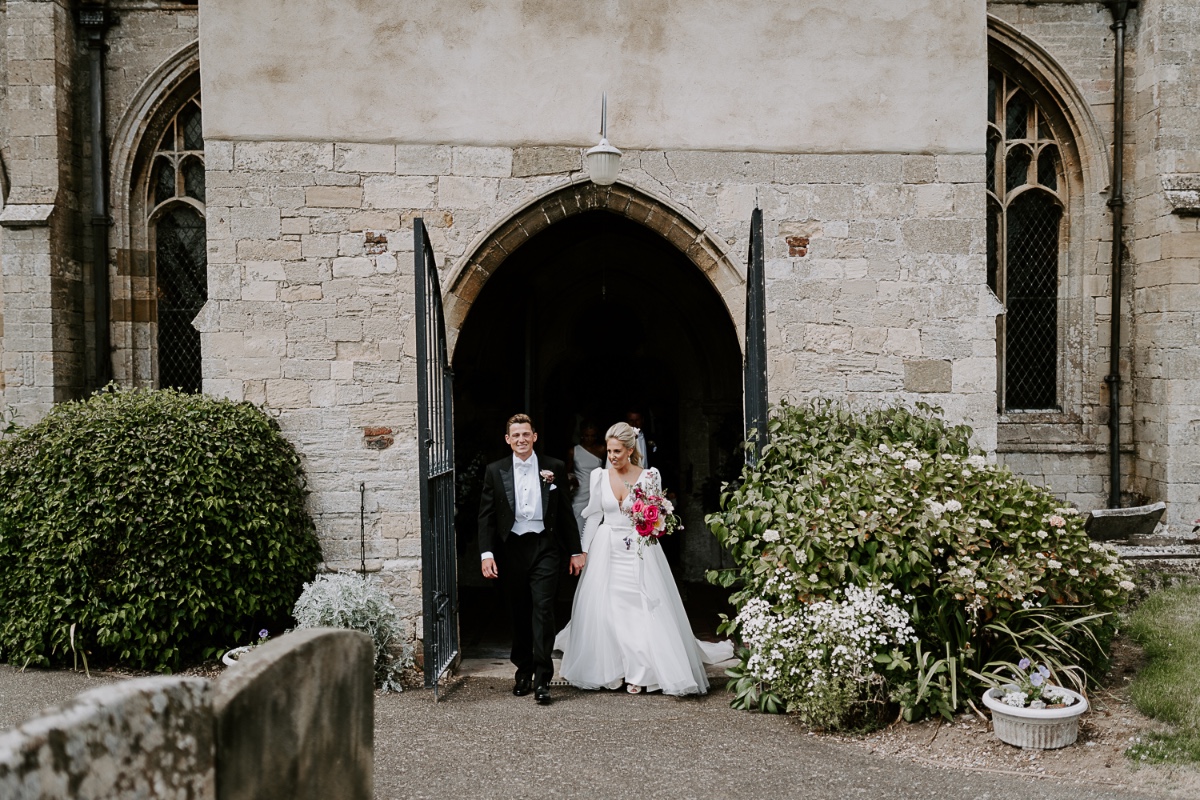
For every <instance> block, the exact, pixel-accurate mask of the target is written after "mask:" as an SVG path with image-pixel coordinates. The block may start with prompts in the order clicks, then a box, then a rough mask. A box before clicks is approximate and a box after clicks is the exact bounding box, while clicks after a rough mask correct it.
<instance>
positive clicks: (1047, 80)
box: [987, 15, 1112, 195]
mask: <svg viewBox="0 0 1200 800" xmlns="http://www.w3.org/2000/svg"><path fill="white" fill-rule="evenodd" d="M987 32H988V41H989V44H991V45H994V46H996V47H997V48H998V49H999V50H1000V51H1001V52H1003V53H1004V54H1005V55H1006V56H1007V57H1008V58H1010V59H1012V60H1013V61H1015V62H1016V63H1017V64H1018V65H1019V66H1020V67H1021V68H1022V69H1023V70H1024V71H1025V72H1026V73H1028V74H1029V76H1030V77H1032V78H1033V79H1034V80H1036V81H1038V83H1040V84H1041V86H1042V88H1043V90H1044V91H1045V92H1046V93H1047V95H1048V98H1047V101H1048V102H1046V105H1050V106H1053V107H1054V108H1056V109H1057V110H1058V111H1059V112H1061V113H1062V115H1063V117H1065V118H1066V121H1067V124H1068V125H1069V126H1070V128H1071V137H1072V139H1073V140H1074V141H1073V144H1074V149H1075V150H1076V156H1077V157H1078V158H1079V162H1080V167H1081V170H1080V171H1081V172H1082V174H1083V181H1084V191H1085V192H1087V193H1089V194H1093V195H1094V194H1098V193H1100V192H1103V191H1106V190H1107V189H1108V187H1109V185H1110V184H1109V181H1110V176H1111V174H1112V172H1111V169H1112V167H1111V164H1110V163H1109V147H1108V143H1107V141H1106V140H1105V138H1104V134H1103V132H1102V131H1101V130H1100V124H1099V123H1098V122H1096V117H1095V115H1094V114H1092V108H1091V106H1090V105H1089V104H1088V101H1087V100H1086V99H1084V97H1083V95H1082V94H1081V93H1080V91H1079V87H1078V86H1076V84H1075V81H1074V80H1072V78H1071V76H1070V75H1068V74H1067V71H1066V70H1065V69H1063V67H1062V65H1061V64H1059V63H1058V61H1056V60H1055V59H1054V57H1053V56H1051V55H1050V54H1049V53H1048V52H1046V51H1045V50H1044V49H1042V47H1041V46H1039V45H1038V44H1036V43H1035V42H1033V41H1032V40H1031V39H1030V38H1029V37H1027V36H1026V35H1025V34H1023V33H1021V32H1020V31H1019V30H1017V29H1016V28H1014V27H1013V26H1011V25H1009V24H1008V23H1007V22H1004V21H1003V20H1000V19H997V18H995V17H993V16H991V15H988V19H987ZM1035 99H1037V98H1035ZM1052 122H1053V120H1052Z"/></svg>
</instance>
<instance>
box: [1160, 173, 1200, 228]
mask: <svg viewBox="0 0 1200 800" xmlns="http://www.w3.org/2000/svg"><path fill="white" fill-rule="evenodd" d="M1162 184H1163V191H1164V192H1165V193H1166V196H1167V202H1168V203H1170V205H1171V213H1173V214H1178V215H1179V216H1181V217H1196V216H1200V173H1194V172H1178V173H1174V174H1171V175H1164V176H1163V178H1162Z"/></svg>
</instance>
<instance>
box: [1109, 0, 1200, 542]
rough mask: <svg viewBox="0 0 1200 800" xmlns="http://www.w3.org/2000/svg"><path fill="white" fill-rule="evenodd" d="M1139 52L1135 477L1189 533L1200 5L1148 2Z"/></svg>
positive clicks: (1194, 433) (1197, 339) (1197, 365)
mask: <svg viewBox="0 0 1200 800" xmlns="http://www.w3.org/2000/svg"><path fill="white" fill-rule="evenodd" d="M1130 46H1131V48H1134V49H1136V50H1137V51H1138V53H1139V57H1138V66H1139V70H1138V72H1137V74H1136V77H1135V79H1134V81H1133V82H1132V85H1131V87H1130V94H1131V99H1132V104H1133V112H1132V114H1131V117H1130V122H1129V125H1130V129H1131V130H1132V131H1133V132H1134V135H1135V136H1136V149H1134V150H1133V153H1131V157H1132V161H1133V163H1134V164H1135V165H1136V166H1135V168H1134V169H1133V170H1132V174H1131V176H1130V180H1129V182H1128V184H1127V191H1126V200H1127V202H1128V203H1130V204H1131V206H1132V208H1131V210H1130V219H1129V222H1130V225H1131V227H1132V229H1133V231H1132V233H1133V235H1132V237H1131V239H1132V241H1131V242H1130V245H1129V246H1130V249H1131V251H1132V257H1131V259H1130V261H1131V262H1132V263H1131V265H1130V266H1131V270H1130V274H1129V275H1128V277H1127V279H1126V280H1127V283H1128V284H1129V286H1130V288H1131V291H1132V310H1133V323H1134V324H1133V331H1132V332H1131V339H1132V340H1133V344H1134V351H1133V364H1132V373H1133V381H1132V386H1131V387H1130V388H1129V389H1128V390H1127V391H1128V392H1129V393H1130V394H1132V396H1133V399H1134V403H1135V409H1134V420H1133V427H1134V431H1135V435H1136V437H1137V449H1138V463H1137V473H1136V478H1137V480H1138V482H1139V485H1140V490H1141V491H1142V492H1143V493H1144V494H1146V495H1148V496H1150V497H1153V498H1154V499H1156V500H1164V501H1166V503H1167V515H1168V519H1169V520H1170V521H1171V522H1172V523H1173V524H1175V525H1177V526H1179V527H1180V528H1183V529H1190V528H1191V527H1192V525H1193V524H1194V520H1195V519H1196V518H1197V517H1200V69H1198V68H1197V66H1196V52H1197V50H1198V49H1200V4H1197V3H1195V2H1191V1H1190V0H1143V2H1142V3H1141V4H1140V6H1139V25H1138V27H1137V28H1136V30H1135V31H1133V32H1132V33H1131V37H1130Z"/></svg>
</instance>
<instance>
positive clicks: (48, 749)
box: [0, 628, 375, 800]
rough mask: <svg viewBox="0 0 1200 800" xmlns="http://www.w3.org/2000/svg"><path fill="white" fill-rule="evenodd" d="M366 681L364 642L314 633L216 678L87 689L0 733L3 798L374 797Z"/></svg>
mask: <svg viewBox="0 0 1200 800" xmlns="http://www.w3.org/2000/svg"><path fill="white" fill-rule="evenodd" d="M374 677H375V676H374V646H373V645H372V643H371V640H370V637H368V636H366V635H365V634H363V633H359V632H356V631H346V630H335V629H330V628H312V629H308V630H303V631H297V632H295V633H291V634H288V635H286V636H282V637H280V638H278V639H274V640H272V641H270V642H268V643H266V644H264V645H262V646H261V647H258V648H255V649H254V650H253V651H252V652H251V653H249V654H248V655H246V656H244V657H243V658H242V659H241V660H240V661H239V662H238V664H237V665H236V666H234V667H231V668H230V669H229V670H227V671H226V672H225V673H223V674H222V675H221V676H220V677H219V678H217V679H216V680H215V681H211V682H210V681H208V680H205V679H203V678H178V677H163V678H142V679H137V680H131V681H124V682H122V683H119V684H115V685H113V686H104V687H101V688H98V689H93V690H91V691H87V692H84V693H82V694H80V695H79V696H78V697H76V698H75V699H74V700H72V701H71V702H69V703H67V704H65V705H63V706H61V707H58V708H54V709H50V710H48V711H47V712H46V713H44V714H43V715H42V716H39V717H37V718H35V719H33V720H30V721H29V722H26V723H24V724H23V725H20V726H18V727H16V728H14V729H12V730H9V731H5V732H3V733H0V797H2V798H5V800H33V799H34V798H37V799H38V800H58V798H63V800H65V799H66V798H80V799H81V800H92V799H93V798H95V800H100V798H114V799H117V800H123V799H124V798H130V799H132V798H167V797H170V798H175V797H191V798H197V799H198V800H235V799H236V800H240V798H264V799H269V798H280V799H281V800H309V799H310V798H311V800H318V798H328V797H340V798H348V800H369V798H371V797H372V795H373V793H374V781H373V773H372V764H373V760H374V712H375V695H374Z"/></svg>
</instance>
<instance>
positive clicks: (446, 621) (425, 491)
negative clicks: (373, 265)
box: [413, 217, 459, 698]
mask: <svg viewBox="0 0 1200 800" xmlns="http://www.w3.org/2000/svg"><path fill="white" fill-rule="evenodd" d="M413 252H414V256H415V267H416V270H415V271H416V278H415V280H416V301H417V309H416V311H417V404H418V412H417V418H418V419H417V435H418V437H419V438H418V440H417V444H418V447H417V449H418V452H419V454H420V467H421V568H422V584H423V588H424V617H425V631H424V646H425V686H426V688H429V687H432V688H433V690H434V695H435V698H436V695H437V685H438V681H439V680H440V679H441V677H442V675H444V674H445V673H446V671H447V670H449V669H451V668H453V667H454V666H455V665H456V663H457V662H458V659H459V644H458V575H457V572H456V570H457V565H456V563H455V555H456V552H455V534H454V409H453V402H454V373H453V372H451V370H450V359H449V355H448V353H447V351H446V321H445V319H444V318H443V316H442V289H441V283H440V282H439V279H438V271H437V264H436V262H435V261H434V258H433V248H432V247H431V246H430V243H429V233H428V231H426V229H425V222H424V220H423V219H421V218H420V217H418V218H416V219H414V220H413Z"/></svg>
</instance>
